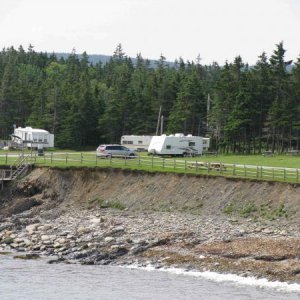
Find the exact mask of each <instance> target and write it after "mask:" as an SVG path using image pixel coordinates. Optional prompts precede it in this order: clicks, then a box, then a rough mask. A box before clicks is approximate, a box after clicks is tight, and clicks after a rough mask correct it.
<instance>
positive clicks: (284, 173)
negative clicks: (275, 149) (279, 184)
mask: <svg viewBox="0 0 300 300" xmlns="http://www.w3.org/2000/svg"><path fill="white" fill-rule="evenodd" d="M285 179H286V169H283V180H284V181H285Z"/></svg>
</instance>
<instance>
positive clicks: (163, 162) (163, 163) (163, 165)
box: [162, 158, 165, 169]
mask: <svg viewBox="0 0 300 300" xmlns="http://www.w3.org/2000/svg"><path fill="white" fill-rule="evenodd" d="M162 160H163V161H162V167H163V169H164V168H165V159H164V158H163V159H162Z"/></svg>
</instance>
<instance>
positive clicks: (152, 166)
mask: <svg viewBox="0 0 300 300" xmlns="http://www.w3.org/2000/svg"><path fill="white" fill-rule="evenodd" d="M153 159H154V156H153V155H152V161H151V166H152V169H153Z"/></svg>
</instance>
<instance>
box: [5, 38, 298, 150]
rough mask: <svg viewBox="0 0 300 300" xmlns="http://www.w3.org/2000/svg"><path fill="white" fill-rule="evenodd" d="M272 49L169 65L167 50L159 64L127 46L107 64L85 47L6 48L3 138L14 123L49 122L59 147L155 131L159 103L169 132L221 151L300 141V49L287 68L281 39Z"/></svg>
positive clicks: (41, 124) (281, 146) (40, 125)
mask: <svg viewBox="0 0 300 300" xmlns="http://www.w3.org/2000/svg"><path fill="white" fill-rule="evenodd" d="M274 48H275V49H274V51H273V53H271V54H270V56H268V54H266V53H262V54H261V55H260V56H259V57H258V60H257V63H256V64H255V65H254V66H251V67H249V66H248V64H247V63H246V62H243V60H242V58H241V57H240V56H238V57H236V58H235V59H234V61H233V62H225V64H224V65H223V66H219V65H218V64H217V63H214V64H212V65H202V64H201V59H200V58H199V59H197V60H196V61H195V62H189V61H187V62H185V61H183V60H182V59H179V60H178V61H176V62H175V63H174V65H170V64H169V63H167V62H166V59H165V58H164V57H163V56H161V57H160V58H159V60H158V61H157V62H156V64H155V66H153V64H150V62H149V61H148V60H147V59H144V58H143V57H142V56H141V55H138V56H137V57H136V60H135V63H133V62H132V59H131V58H129V57H128V56H126V54H125V53H124V52H123V49H122V46H121V45H120V44H119V45H118V46H117V48H116V50H115V52H114V53H113V55H112V57H111V59H110V60H109V61H108V62H107V63H105V64H102V63H101V62H99V63H93V64H92V63H90V62H89V57H88V55H87V54H86V53H83V54H82V55H80V57H79V56H78V55H77V54H76V53H75V52H74V53H71V54H69V56H68V57H66V58H59V59H58V58H57V57H56V56H55V55H50V56H49V55H48V54H47V53H38V52H35V51H34V48H33V47H32V46H30V47H29V49H27V50H26V51H25V50H24V49H23V47H22V46H20V47H19V49H18V50H16V49H14V48H12V47H11V48H6V49H3V50H2V52H1V53H0V139H8V138H9V134H11V133H12V131H13V125H14V124H16V125H17V126H22V127H24V126H32V127H37V128H43V129H47V130H49V131H50V132H51V133H54V134H55V144H56V146H57V147H62V148H64V147H68V148H75V147H76V148H78V147H82V146H96V145H98V144H99V143H102V142H119V141H120V136H121V135H123V134H150V135H151V134H155V131H156V126H157V117H158V112H159V108H160V106H161V107H162V114H163V115H164V120H165V122H164V124H165V126H164V129H165V130H164V131H165V133H175V132H182V133H185V134H188V133H190V134H194V135H203V136H204V135H207V136H210V137H211V138H212V140H213V143H212V145H213V147H214V149H218V150H219V151H229V152H240V153H250V152H251V153H253V152H255V153H258V152H261V151H263V150H272V151H278V152H282V151H285V150H287V149H291V148H294V149H298V148H299V147H300V145H299V139H300V56H299V57H298V58H296V61H294V63H293V68H292V69H291V70H290V68H288V67H289V66H291V64H292V61H288V62H287V61H285V49H284V46H283V44H282V43H279V44H278V45H276V46H275V47H274ZM288 70H289V71H288ZM208 95H209V96H208ZM208 99H210V100H209V101H208Z"/></svg>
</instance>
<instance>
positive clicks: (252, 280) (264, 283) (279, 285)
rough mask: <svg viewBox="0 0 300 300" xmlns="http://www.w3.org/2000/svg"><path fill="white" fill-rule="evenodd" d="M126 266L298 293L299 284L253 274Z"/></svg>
mask: <svg viewBox="0 0 300 300" xmlns="http://www.w3.org/2000/svg"><path fill="white" fill-rule="evenodd" d="M126 267H128V268H133V269H142V270H146V271H161V272H169V273H172V274H176V275H185V276H193V277H201V278H204V279H208V280H212V281H215V282H231V283H234V284H238V285H247V286H254V287H259V288H270V289H276V290H277V291H281V292H293V293H295V292H296V293H297V292H299V293H300V284H297V283H287V282H280V281H269V280H267V279H266V278H256V277H253V276H249V277H243V276H239V275H235V274H220V273H217V272H212V271H203V272H200V271H187V270H184V269H180V268H174V267H170V268H156V267H155V266H153V265H151V264H149V265H147V266H140V265H138V264H132V265H129V266H126Z"/></svg>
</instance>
